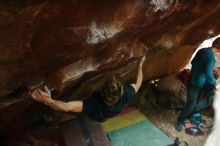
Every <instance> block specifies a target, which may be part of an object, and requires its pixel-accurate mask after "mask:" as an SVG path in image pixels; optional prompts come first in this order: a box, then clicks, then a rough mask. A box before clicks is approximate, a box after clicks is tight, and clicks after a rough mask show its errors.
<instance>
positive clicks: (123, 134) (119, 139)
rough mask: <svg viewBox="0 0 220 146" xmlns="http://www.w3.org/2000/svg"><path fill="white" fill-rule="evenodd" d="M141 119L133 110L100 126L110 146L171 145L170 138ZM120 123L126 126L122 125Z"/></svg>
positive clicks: (140, 115)
mask: <svg viewBox="0 0 220 146" xmlns="http://www.w3.org/2000/svg"><path fill="white" fill-rule="evenodd" d="M128 117H130V118H128ZM143 117H144V115H143V114H142V113H140V112H139V111H138V110H135V111H132V112H130V113H127V114H125V115H122V116H118V117H115V118H113V119H112V120H111V119H110V121H108V122H106V123H104V124H103V125H102V126H103V128H104V129H105V131H106V132H107V134H108V137H109V139H110V141H111V144H112V146H166V145H169V144H172V143H173V140H172V139H171V138H169V137H168V136H167V135H166V134H165V133H163V132H162V131H161V130H160V129H159V128H157V127H156V126H154V125H153V124H152V123H151V122H150V121H148V120H147V119H146V118H143ZM131 119H133V120H132V122H131ZM134 119H135V120H134ZM122 121H123V123H126V124H124V125H122V124H121V123H122ZM126 121H127V122H126ZM128 123H129V124H128ZM119 127H120V128H119Z"/></svg>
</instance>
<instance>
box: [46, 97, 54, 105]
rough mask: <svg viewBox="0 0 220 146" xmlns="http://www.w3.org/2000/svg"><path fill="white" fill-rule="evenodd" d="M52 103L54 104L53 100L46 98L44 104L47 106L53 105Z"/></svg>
mask: <svg viewBox="0 0 220 146" xmlns="http://www.w3.org/2000/svg"><path fill="white" fill-rule="evenodd" d="M53 102H54V100H53V99H52V98H48V99H47V100H46V104H47V105H51V104H53Z"/></svg>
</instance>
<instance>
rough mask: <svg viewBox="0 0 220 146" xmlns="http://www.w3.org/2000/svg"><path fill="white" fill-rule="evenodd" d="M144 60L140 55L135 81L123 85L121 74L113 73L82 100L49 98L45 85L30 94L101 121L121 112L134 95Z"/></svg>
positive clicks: (141, 76)
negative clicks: (96, 90) (98, 89)
mask: <svg viewBox="0 0 220 146" xmlns="http://www.w3.org/2000/svg"><path fill="white" fill-rule="evenodd" d="M144 61H145V56H143V57H141V59H140V62H139V64H138V70H137V77H136V83H134V84H126V85H123V81H122V78H121V76H120V75H113V76H112V78H111V79H107V80H106V82H105V83H104V85H103V88H102V91H101V92H95V93H93V94H92V95H91V96H90V97H89V98H87V99H85V100H83V101H70V102H62V101H59V100H55V99H53V98H51V94H50V91H49V90H48V88H47V87H45V89H44V91H43V90H41V89H39V88H38V89H35V90H33V91H32V92H31V95H32V97H33V98H34V99H35V100H36V101H38V102H41V103H43V104H45V105H47V106H49V107H51V108H52V109H54V110H57V111H64V112H74V113H84V114H86V115H87V116H88V117H90V118H91V119H93V120H95V121H99V122H103V121H105V120H106V119H107V118H110V117H113V116H115V115H116V114H118V113H119V112H121V111H122V110H123V109H124V108H125V107H126V106H127V104H128V102H129V100H130V99H131V98H133V97H134V96H135V94H136V93H137V91H138V90H139V88H140V86H141V83H142V79H143V73H142V66H143V63H144Z"/></svg>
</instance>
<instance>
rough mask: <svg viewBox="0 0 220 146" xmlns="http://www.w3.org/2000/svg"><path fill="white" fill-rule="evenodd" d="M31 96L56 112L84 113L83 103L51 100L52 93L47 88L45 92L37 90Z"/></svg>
mask: <svg viewBox="0 0 220 146" xmlns="http://www.w3.org/2000/svg"><path fill="white" fill-rule="evenodd" d="M31 96H32V97H33V98H34V99H35V100H36V101H38V102H41V103H43V104H45V105H47V106H49V107H51V108H52V109H54V110H57V111H64V112H77V113H79V112H82V108H83V102H82V101H70V102H62V101H59V100H54V99H52V98H51V95H50V91H49V90H48V88H47V87H45V91H42V90H41V89H35V90H34V91H32V92H31Z"/></svg>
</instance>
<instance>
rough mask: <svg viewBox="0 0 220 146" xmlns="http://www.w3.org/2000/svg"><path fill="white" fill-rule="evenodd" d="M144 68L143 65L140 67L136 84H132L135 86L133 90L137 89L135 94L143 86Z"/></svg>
mask: <svg viewBox="0 0 220 146" xmlns="http://www.w3.org/2000/svg"><path fill="white" fill-rule="evenodd" d="M142 66H143V65H142V64H139V65H138V69H137V76H136V83H134V84H131V85H132V86H133V88H134V89H135V92H137V91H138V90H139V88H140V87H141V84H142V80H143V72H142Z"/></svg>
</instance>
